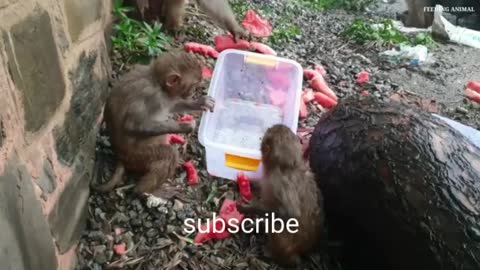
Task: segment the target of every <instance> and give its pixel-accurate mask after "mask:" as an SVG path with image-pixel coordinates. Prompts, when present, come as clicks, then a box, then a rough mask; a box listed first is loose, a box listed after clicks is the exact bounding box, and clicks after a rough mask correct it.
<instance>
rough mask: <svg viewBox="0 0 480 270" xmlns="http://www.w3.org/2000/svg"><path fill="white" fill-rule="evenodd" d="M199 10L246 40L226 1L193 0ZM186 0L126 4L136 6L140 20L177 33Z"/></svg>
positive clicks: (134, 0)
mask: <svg viewBox="0 0 480 270" xmlns="http://www.w3.org/2000/svg"><path fill="white" fill-rule="evenodd" d="M195 2H196V3H197V4H198V6H199V7H200V9H201V10H202V11H203V12H205V13H206V15H208V16H209V17H210V18H212V19H213V20H214V21H215V22H216V23H217V24H218V25H219V26H220V27H222V28H223V29H225V30H227V31H229V32H230V33H231V34H232V35H233V37H234V38H235V39H236V38H247V37H248V31H246V30H245V29H244V28H243V27H241V26H240V25H239V24H238V22H237V20H236V19H235V15H234V14H233V11H232V9H231V7H230V5H229V3H228V0H195ZM187 3H188V1H187V0H128V1H127V4H129V5H136V6H137V7H138V10H139V12H140V16H141V17H142V19H144V20H146V21H148V22H152V21H159V22H161V23H162V24H163V25H164V27H165V28H166V29H167V30H168V31H173V32H174V31H178V30H179V29H180V28H181V27H182V26H183V22H184V19H185V7H186V5H187Z"/></svg>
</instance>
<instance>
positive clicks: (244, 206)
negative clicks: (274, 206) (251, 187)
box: [237, 200, 268, 215]
mask: <svg viewBox="0 0 480 270" xmlns="http://www.w3.org/2000/svg"><path fill="white" fill-rule="evenodd" d="M237 210H238V212H239V213H241V214H245V215H264V214H265V213H268V210H267V209H266V208H265V207H263V206H262V205H261V204H260V202H259V201H258V200H252V201H250V202H246V203H238V204H237Z"/></svg>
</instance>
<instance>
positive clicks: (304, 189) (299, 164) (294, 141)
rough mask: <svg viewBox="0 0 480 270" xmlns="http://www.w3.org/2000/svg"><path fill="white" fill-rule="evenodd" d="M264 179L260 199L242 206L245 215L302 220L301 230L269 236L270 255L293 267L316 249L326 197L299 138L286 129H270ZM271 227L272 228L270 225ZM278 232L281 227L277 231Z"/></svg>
mask: <svg viewBox="0 0 480 270" xmlns="http://www.w3.org/2000/svg"><path fill="white" fill-rule="evenodd" d="M261 153H262V162H263V166H264V177H263V179H262V180H260V181H259V182H258V183H257V185H259V186H258V187H259V191H260V196H259V198H255V199H254V200H253V201H252V202H250V203H248V204H244V205H242V204H240V205H239V206H238V210H239V212H241V213H244V214H257V215H262V214H263V215H264V214H266V213H268V214H269V216H270V217H271V216H272V213H275V216H276V217H280V218H282V219H283V221H284V225H286V224H287V221H288V219H290V218H294V219H296V220H297V221H298V223H297V224H298V227H297V229H298V231H297V232H296V233H290V232H289V231H287V230H286V229H285V227H284V230H283V231H282V232H280V233H271V232H272V230H271V229H268V233H267V246H266V248H267V249H266V253H267V256H270V257H273V258H274V259H275V260H276V261H277V262H278V263H280V264H284V265H293V264H296V263H298V262H299V261H300V256H302V255H306V254H307V253H309V252H310V251H312V250H313V249H314V248H315V244H316V243H317V241H318V240H319V239H320V237H321V233H322V231H323V226H324V213H323V197H322V194H321V192H320V190H319V189H318V187H317V184H316V182H315V181H314V176H313V174H312V172H311V171H310V169H309V168H308V166H307V164H306V163H305V161H304V160H303V154H302V147H301V144H300V141H299V139H298V138H297V136H296V135H295V134H294V133H293V132H292V131H291V130H290V129H289V128H288V127H286V126H284V125H281V124H278V125H275V126H273V127H271V128H269V129H268V130H267V131H266V133H265V135H264V137H263V139H262V143H261ZM267 226H268V225H267ZM277 229H278V228H277Z"/></svg>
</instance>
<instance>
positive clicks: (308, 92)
mask: <svg viewBox="0 0 480 270" xmlns="http://www.w3.org/2000/svg"><path fill="white" fill-rule="evenodd" d="M302 99H303V102H305V104H308V103H310V102H312V101H313V100H314V99H315V96H314V95H313V90H312V89H311V88H306V89H305V90H303V94H302Z"/></svg>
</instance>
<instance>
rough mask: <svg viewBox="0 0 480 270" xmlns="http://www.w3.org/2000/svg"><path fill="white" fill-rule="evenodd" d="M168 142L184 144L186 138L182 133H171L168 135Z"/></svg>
mask: <svg viewBox="0 0 480 270" xmlns="http://www.w3.org/2000/svg"><path fill="white" fill-rule="evenodd" d="M168 143H169V144H184V143H185V138H183V137H182V136H180V135H176V134H170V135H168Z"/></svg>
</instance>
